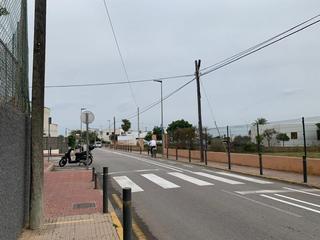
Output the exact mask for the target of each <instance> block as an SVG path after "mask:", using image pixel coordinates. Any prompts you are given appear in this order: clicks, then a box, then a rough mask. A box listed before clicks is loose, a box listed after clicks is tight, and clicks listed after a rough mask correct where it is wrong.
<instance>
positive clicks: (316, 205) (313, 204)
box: [275, 194, 320, 207]
mask: <svg viewBox="0 0 320 240" xmlns="http://www.w3.org/2000/svg"><path fill="white" fill-rule="evenodd" d="M275 195H276V196H278V197H282V198H286V199H289V200H292V201H295V202H300V203H304V204H307V205H310V206H314V207H320V205H318V204H315V203H310V202H307V201H302V200H300V199H296V198H292V197H287V196H284V195H281V194H275Z"/></svg>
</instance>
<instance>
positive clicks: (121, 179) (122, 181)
mask: <svg viewBox="0 0 320 240" xmlns="http://www.w3.org/2000/svg"><path fill="white" fill-rule="evenodd" d="M113 179H114V180H115V181H116V182H117V183H118V184H119V185H120V187H121V188H126V187H129V188H131V191H132V192H143V189H142V188H141V187H139V186H138V185H137V184H135V183H134V182H133V181H131V180H130V178H128V177H127V176H117V177H113Z"/></svg>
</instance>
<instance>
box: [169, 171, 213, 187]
mask: <svg viewBox="0 0 320 240" xmlns="http://www.w3.org/2000/svg"><path fill="white" fill-rule="evenodd" d="M168 174H170V175H172V176H175V177H177V178H180V179H182V180H185V181H187V182H191V183H193V184H195V185H198V186H209V185H214V184H213V183H209V182H206V181H203V180H200V179H198V178H195V177H191V176H188V175H185V174H183V173H179V172H170V173H168Z"/></svg>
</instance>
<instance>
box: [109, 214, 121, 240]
mask: <svg viewBox="0 0 320 240" xmlns="http://www.w3.org/2000/svg"><path fill="white" fill-rule="evenodd" d="M110 215H111V220H112V222H113V225H114V226H115V229H116V231H117V234H118V237H119V239H120V240H123V228H122V225H121V222H120V220H119V218H118V216H117V214H116V213H115V212H111V213H110Z"/></svg>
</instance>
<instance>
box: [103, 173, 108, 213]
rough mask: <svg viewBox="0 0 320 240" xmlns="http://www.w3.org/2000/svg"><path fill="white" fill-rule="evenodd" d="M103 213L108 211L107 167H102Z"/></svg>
mask: <svg viewBox="0 0 320 240" xmlns="http://www.w3.org/2000/svg"><path fill="white" fill-rule="evenodd" d="M102 191H103V213H107V212H108V168H107V167H103V187H102Z"/></svg>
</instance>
